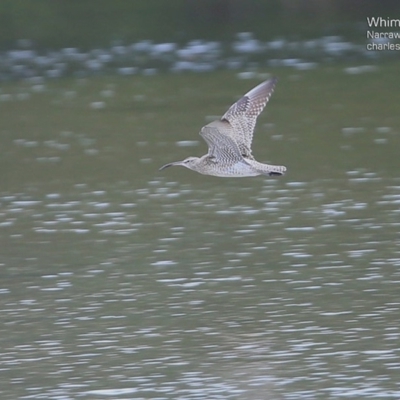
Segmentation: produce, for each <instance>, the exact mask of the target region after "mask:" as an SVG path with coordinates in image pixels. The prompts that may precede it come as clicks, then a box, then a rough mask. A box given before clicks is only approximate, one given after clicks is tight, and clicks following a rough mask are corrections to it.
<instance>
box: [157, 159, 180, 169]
mask: <svg viewBox="0 0 400 400" xmlns="http://www.w3.org/2000/svg"><path fill="white" fill-rule="evenodd" d="M180 163H181V162H180V161H175V162H171V163H168V164H165V165H163V166H162V167H161V168H160V169H159V171H162V170H163V169H165V168H168V167H172V166H174V165H180Z"/></svg>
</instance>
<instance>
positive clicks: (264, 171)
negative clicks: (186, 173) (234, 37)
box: [160, 78, 286, 177]
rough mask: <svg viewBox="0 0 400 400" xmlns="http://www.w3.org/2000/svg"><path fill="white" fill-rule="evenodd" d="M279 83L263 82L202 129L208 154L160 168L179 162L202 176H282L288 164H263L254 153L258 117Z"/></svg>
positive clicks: (272, 80) (272, 81)
mask: <svg viewBox="0 0 400 400" xmlns="http://www.w3.org/2000/svg"><path fill="white" fill-rule="evenodd" d="M276 82H277V79H276V78H272V79H270V80H268V81H265V82H263V83H260V84H259V85H258V86H256V87H255V88H254V89H252V90H250V91H249V92H248V93H246V94H245V95H244V96H243V97H242V98H240V99H239V100H238V101H237V102H236V103H234V104H233V105H232V106H231V107H230V108H229V110H228V111H227V112H226V113H225V114H224V115H223V116H222V118H221V119H219V120H216V121H213V122H211V123H210V124H208V125H206V126H204V127H203V128H202V129H201V131H200V135H201V136H202V137H203V139H204V140H205V141H206V143H207V145H208V153H207V154H205V155H204V156H202V157H188V158H186V159H185V160H183V161H176V162H172V163H169V164H166V165H164V166H162V167H161V168H160V170H162V169H164V168H167V167H170V166H173V165H180V166H182V167H186V168H189V169H191V170H193V171H196V172H199V173H200V174H203V175H214V176H220V177H244V176H257V175H269V176H273V175H283V174H284V173H285V171H286V167H284V166H280V165H268V164H262V163H260V162H258V161H256V160H255V158H254V157H253V155H252V152H251V142H252V139H253V132H254V127H255V125H256V120H257V117H258V116H259V114H260V113H261V111H262V110H263V109H264V107H265V105H266V104H267V102H268V100H269V98H270V97H271V94H272V92H273V91H274V87H275V84H276Z"/></svg>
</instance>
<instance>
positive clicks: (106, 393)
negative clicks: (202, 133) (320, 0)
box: [0, 99, 400, 399]
mask: <svg viewBox="0 0 400 400" xmlns="http://www.w3.org/2000/svg"><path fill="white" fill-rule="evenodd" d="M89 100H90V99H89ZM278 108H279V107H278V106H276V109H278ZM24 112H27V111H26V110H25V111H24ZM74 112H75V111H74ZM91 112H92V113H95V112H96V111H91ZM24 115H25V116H26V115H28V114H24ZM101 115H104V114H101ZM105 115H106V114H105ZM28 117H29V118H31V120H32V118H33V117H32V116H29V115H28ZM28 117H26V118H28ZM29 118H28V121H29ZM54 118H56V117H54ZM85 118H88V119H91V121H92V123H93V121H95V120H96V118H98V117H97V114H90V113H88V115H87V116H86V117H85ZM103 118H112V116H111V117H110V116H108V117H107V115H106V117H103ZM146 118H147V117H146ZM160 118H161V117H160ZM67 119H68V118H67ZM149 120H151V118H147V119H146V121H147V122H146V123H149V122H148V121H149ZM46 121H47V122H50V120H47V119H46ZM397 121H398V120H392V125H391V127H390V129H389V128H387V129H389V131H387V130H385V131H382V129H381V131H379V132H378V133H377V134H378V138H379V139H382V138H383V139H385V140H386V142H379V141H378V142H376V141H374V139H373V138H374V136H373V135H372V134H371V135H369V134H367V135H365V136H364V137H363V138H354V137H353V136H351V135H357V134H358V133H359V132H358V131H357V129H358V128H357V127H356V128H357V129H356V131H355V132H354V131H349V130H348V129H349V128H348V127H347V130H346V129H345V130H344V131H343V132H339V133H338V135H337V136H336V139H335V146H334V148H335V149H336V151H337V154H336V155H335V156H333V155H332V154H331V152H330V151H331V147H330V146H328V148H325V147H323V146H322V147H321V151H320V153H319V154H317V153H318V152H311V153H315V154H310V160H309V161H310V162H311V163H312V162H315V161H316V160H319V157H323V156H324V155H326V157H327V160H328V161H327V163H326V164H321V171H317V172H318V173H310V174H308V172H310V171H311V170H312V169H318V167H317V168H316V167H315V164H314V166H312V165H309V163H306V162H304V159H303V160H302V159H300V157H301V155H302V154H303V155H304V154H305V153H302V139H301V137H300V136H294V135H286V134H284V135H283V138H282V140H271V141H269V142H268V146H269V148H270V150H271V154H272V153H276V154H275V156H274V161H276V162H278V163H283V164H285V160H286V161H287V162H286V164H289V165H288V167H289V172H288V175H287V176H285V177H284V178H283V179H264V178H250V179H218V178H212V177H204V176H201V175H196V174H194V173H193V172H191V171H187V170H180V169H177V168H176V169H172V168H171V169H169V170H165V171H162V172H158V171H157V168H158V166H159V165H162V164H163V163H164V161H165V162H167V161H173V160H177V159H179V158H181V157H182V156H183V157H185V156H186V155H189V154H193V155H194V154H200V153H201V152H202V151H204V148H205V147H204V146H203V145H200V144H199V143H198V142H197V141H191V139H194V140H195V139H197V137H196V136H194V135H192V136H190V134H189V135H186V134H185V135H183V134H182V133H180V132H177V133H175V134H173V135H171V136H169V137H167V138H166V137H165V136H164V133H162V134H160V135H159V134H158V133H156V134H155V136H154V140H148V141H147V142H146V141H144V137H145V134H147V133H143V134H139V135H137V136H136V137H135V138H134V139H133V146H132V148H131V149H132V152H133V154H132V155H131V156H132V157H133V158H130V159H129V160H130V161H129V162H128V161H126V160H125V159H124V157H125V156H124V152H125V151H126V149H125V146H126V142H124V140H122V139H121V138H122V136H118V134H116V135H117V136H116V137H115V142H114V143H112V142H110V143H111V144H110V143H109V142H108V141H107V140H108V139H104V141H102V138H101V137H98V136H96V135H97V133H96V132H94V131H91V130H90V124H91V123H90V121H89V122H88V123H87V126H86V127H85V129H86V130H84V129H83V128H82V126H83V124H82V125H79V126H78V127H76V126H74V127H72V128H71V125H70V123H69V122H64V123H65V130H62V131H61V130H60V131H58V130H56V129H55V128H54V131H56V133H42V132H39V131H37V132H39V133H36V134H34V135H33V137H32V135H29V134H28V133H26V134H24V133H22V134H21V132H23V131H22V127H21V126H20V129H19V130H18V129H14V130H13V129H12V128H11V127H8V128H7V129H8V131H7V132H6V133H5V136H6V139H5V151H4V153H3V154H4V157H5V158H4V160H5V161H4V164H5V166H6V167H8V168H15V170H13V171H8V175H7V177H6V179H4V181H3V184H2V189H1V190H0V204H1V209H0V239H1V259H0V263H1V264H0V267H1V268H0V274H1V283H0V301H1V309H0V322H1V324H0V338H1V353H0V368H1V373H2V384H1V387H0V394H1V398H2V399H15V398H20V399H75V398H84V399H102V398H112V399H117V398H118V399H124V398H127V399H128V398H129V399H244V398H245V399H337V398H357V399H358V398H393V399H397V398H400V385H399V379H398V377H399V373H400V347H399V345H398V343H399V340H400V327H399V315H400V301H399V299H398V292H399V290H398V288H399V283H400V241H399V228H400V219H399V217H400V211H399V210H400V208H399V205H400V178H398V177H397V176H396V173H392V174H387V171H388V170H390V168H391V166H392V164H393V162H394V160H393V159H391V158H390V157H387V159H386V160H385V157H383V156H382V152H381V149H382V146H384V147H385V148H386V149H388V152H387V153H386V154H389V155H390V154H391V153H390V151H389V145H391V146H392V147H393V146H394V147H395V146H397V145H398V143H399V142H398V138H397V135H398V131H397V130H396V129H397V128H396V126H397V125H396V123H397ZM379 122H380V121H379ZM52 123H54V124H57V123H56V122H54V121H53V122H52ZM196 123H198V122H197V121H196ZM10 124H11V123H10ZM78 124H79V123H78ZM281 124H283V123H281ZM61 125H62V124H61V123H60V126H61ZM304 125H305V127H302V126H301V124H300V127H299V130H301V129H307V122H304ZM10 126H11V125H10ZM57 126H58V125H57ZM106 128H107V127H106ZM106 128H104V129H105V130H106ZM278 128H279V126H278ZM343 128H346V126H343ZM35 129H36V128H35ZM46 129H47V125H46V124H44V125H43V130H44V131H45V130H46ZM57 129H58V128H57ZM68 129H72V131H71V132H70V133H66V132H69V131H68ZM156 129H158V128H156ZM324 129H325V128H324ZM363 129H364V128H363ZM365 129H367V128H365ZM316 130H317V131H318V126H317V128H316ZM27 132H29V129H27ZM52 132H53V131H52ZM3 133H4V132H3ZM43 135H44V136H46V137H45V138H44V137H43ZM349 135H350V136H351V137H349ZM374 135H375V134H374ZM379 135H380V136H379ZM382 135H383V136H382ZM385 135H386V136H385ZM296 137H297V139H299V138H300V139H299V141H296V140H294V139H296ZM273 138H274V137H273ZM275 138H278V139H279V138H280V136H279V132H275ZM167 139H168V140H167ZM185 139H187V141H185ZM305 140H306V139H305ZM313 140H314V139H313ZM175 143H176V144H177V145H176V146H175ZM298 143H300V144H299V145H298ZM365 143H369V146H370V153H369V154H370V155H371V154H372V155H373V154H376V155H377V157H378V158H379V160H380V166H379V168H376V164H375V162H376V159H374V157H372V156H366V157H365V158H360V157H359V156H357V154H355V153H356V150H354V152H353V150H352V149H354V148H356V149H361V150H362V149H364V147H363V144H364V145H365ZM131 149H130V150H129V151H131ZM324 151H326V153H324ZM258 153H260V151H258ZM353 154H354V158H352V155H353ZM348 156H350V159H351V161H348V160H347V157H348ZM54 157H58V158H54ZM119 157H121V158H120V159H121V162H123V163H124V164H123V165H124V168H126V169H128V170H129V173H124V172H121V170H120V169H118V168H119V167H120V165H119V163H118V159H119ZM332 157H337V158H336V160H338V163H331V162H330V160H331V159H332ZM357 157H358V158H357ZM16 160H17V162H16ZM339 161H340V163H339ZM385 161H386V163H385ZM349 163H350V165H352V168H348V167H347V166H348V165H349ZM114 164H115V168H116V169H115V170H113V169H112V167H111V166H112V165H114ZM118 165H119V166H118ZM302 165H304V168H302ZM105 167H106V169H107V171H103V169H105ZM121 175H122V178H121ZM110 177H111V178H110Z"/></svg>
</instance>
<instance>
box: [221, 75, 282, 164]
mask: <svg viewBox="0 0 400 400" xmlns="http://www.w3.org/2000/svg"><path fill="white" fill-rule="evenodd" d="M277 81H278V80H277V79H276V78H272V79H270V80H268V81H265V82H263V83H260V84H259V85H258V86H256V87H255V88H254V89H251V90H250V91H249V92H248V93H246V94H245V95H244V96H243V97H242V98H240V99H239V100H238V101H237V102H236V103H235V104H233V105H232V106H231V107H230V108H229V110H228V111H227V112H226V113H225V114H224V115H223V116H222V118H221V120H222V121H228V122H229V124H230V125H231V127H232V135H233V137H234V139H235V140H236V142H237V143H238V146H239V148H240V150H241V152H242V153H243V154H244V155H245V156H248V157H251V142H252V140H253V132H254V127H255V125H256V121H257V117H258V116H259V115H260V113H261V111H262V110H263V109H264V107H265V105H266V104H267V102H268V100H269V99H270V97H271V95H272V93H273V91H274V88H275V85H276V82H277Z"/></svg>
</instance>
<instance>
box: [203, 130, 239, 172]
mask: <svg viewBox="0 0 400 400" xmlns="http://www.w3.org/2000/svg"><path fill="white" fill-rule="evenodd" d="M200 135H201V136H202V137H203V138H204V140H205V141H206V143H207V145H208V156H209V157H210V159H211V160H214V161H215V162H217V163H219V164H220V165H230V164H235V163H237V162H239V161H244V160H243V157H242V153H241V151H240V150H239V146H238V145H237V143H236V142H235V140H233V139H232V138H231V137H230V136H229V135H226V134H225V133H224V132H221V130H220V129H218V127H217V126H210V125H206V126H204V127H203V128H202V129H201V131H200Z"/></svg>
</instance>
